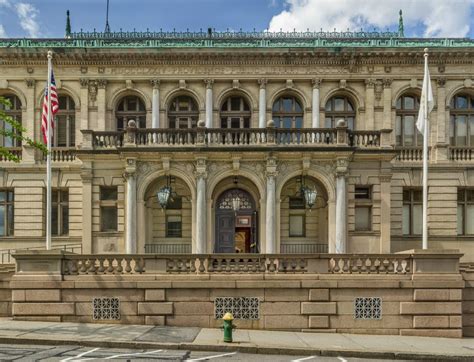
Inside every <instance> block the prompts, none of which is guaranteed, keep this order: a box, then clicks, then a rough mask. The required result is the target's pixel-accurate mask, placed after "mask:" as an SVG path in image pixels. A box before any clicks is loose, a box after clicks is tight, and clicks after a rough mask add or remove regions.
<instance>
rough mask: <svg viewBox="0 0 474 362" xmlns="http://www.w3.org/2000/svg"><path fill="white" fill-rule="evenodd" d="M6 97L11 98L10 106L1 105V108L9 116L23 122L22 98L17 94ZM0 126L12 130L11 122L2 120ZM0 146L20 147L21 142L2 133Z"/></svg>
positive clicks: (6, 97)
mask: <svg viewBox="0 0 474 362" xmlns="http://www.w3.org/2000/svg"><path fill="white" fill-rule="evenodd" d="M4 98H5V99H7V100H9V101H10V103H11V105H10V106H3V105H0V107H1V109H2V110H4V111H5V113H6V114H7V116H10V117H12V118H13V120H14V121H16V122H18V123H20V124H21V102H20V99H19V98H18V97H17V96H15V95H6V96H4ZM0 128H1V129H4V130H6V131H12V126H11V124H9V123H6V122H4V121H3V120H0ZM0 146H3V147H20V146H21V142H20V141H17V140H14V139H12V138H11V137H7V136H3V135H0Z"/></svg>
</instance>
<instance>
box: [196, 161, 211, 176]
mask: <svg viewBox="0 0 474 362" xmlns="http://www.w3.org/2000/svg"><path fill="white" fill-rule="evenodd" d="M194 176H195V177H196V179H199V178H203V179H206V178H207V176H208V174H207V160H206V158H204V157H199V158H197V159H196V171H195V172H194Z"/></svg>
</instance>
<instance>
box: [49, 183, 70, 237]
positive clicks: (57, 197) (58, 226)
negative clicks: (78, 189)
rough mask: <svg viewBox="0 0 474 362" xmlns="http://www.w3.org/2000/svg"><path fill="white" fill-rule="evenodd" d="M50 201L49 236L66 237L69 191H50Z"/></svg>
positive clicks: (67, 230) (67, 231)
mask: <svg viewBox="0 0 474 362" xmlns="http://www.w3.org/2000/svg"><path fill="white" fill-rule="evenodd" d="M51 199H52V200H51V201H52V205H51V234H52V235H54V236H60V235H67V234H68V233H69V191H68V190H65V189H55V190H52V194H51Z"/></svg>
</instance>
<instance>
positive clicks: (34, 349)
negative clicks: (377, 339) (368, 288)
mask: <svg viewBox="0 0 474 362" xmlns="http://www.w3.org/2000/svg"><path fill="white" fill-rule="evenodd" d="M107 360H111V361H189V362H192V361H196V362H197V361H216V362H217V361H229V362H234V361H262V362H266V361H268V362H270V361H271V362H283V361H284V362H300V361H301V362H303V361H305V362H306V361H307V362H312V361H328V362H329V361H331V362H332V361H334V362H356V361H357V362H361V361H368V359H366V358H364V359H359V358H349V357H319V356H284V355H264V354H248V353H239V352H206V351H200V352H195V351H193V352H191V351H181V350H164V349H150V350H143V349H142V350H140V349H116V348H98V347H95V348H91V347H81V346H36V345H6V344H1V345H0V361H22V362H23V361H25V362H31V361H55V362H56V361H59V362H82V361H107ZM370 361H379V360H377V359H371V360H370ZM380 361H382V360H380ZM383 361H388V360H383Z"/></svg>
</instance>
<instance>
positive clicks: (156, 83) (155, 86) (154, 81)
mask: <svg viewBox="0 0 474 362" xmlns="http://www.w3.org/2000/svg"><path fill="white" fill-rule="evenodd" d="M150 83H151V86H152V87H153V89H158V88H160V80H159V79H151V80H150Z"/></svg>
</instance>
